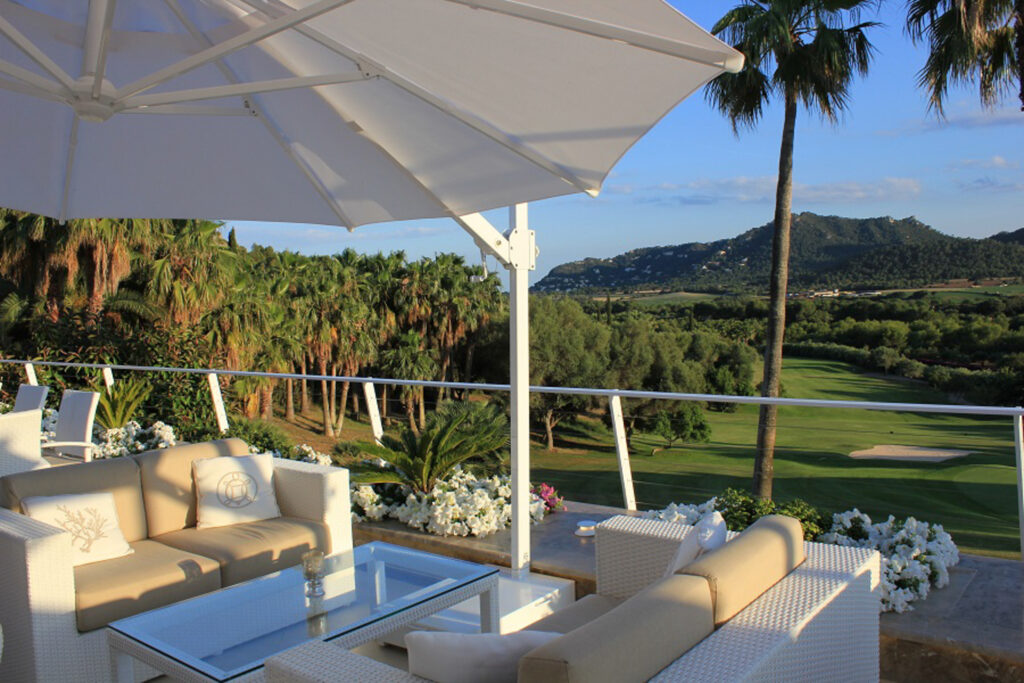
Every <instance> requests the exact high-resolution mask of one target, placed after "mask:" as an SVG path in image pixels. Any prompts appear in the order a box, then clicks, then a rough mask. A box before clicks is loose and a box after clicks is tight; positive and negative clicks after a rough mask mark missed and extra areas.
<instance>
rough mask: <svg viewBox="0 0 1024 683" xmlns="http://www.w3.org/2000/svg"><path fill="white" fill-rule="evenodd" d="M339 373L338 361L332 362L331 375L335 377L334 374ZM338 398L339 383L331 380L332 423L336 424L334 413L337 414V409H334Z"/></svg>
mask: <svg viewBox="0 0 1024 683" xmlns="http://www.w3.org/2000/svg"><path fill="white" fill-rule="evenodd" d="M337 374H338V365H337V363H331V376H332V377H333V376H335V375H337ZM337 399H338V383H337V382H331V424H334V423H335V422H336V420H335V419H334V415H335V410H334V409H335V406H336V405H337Z"/></svg>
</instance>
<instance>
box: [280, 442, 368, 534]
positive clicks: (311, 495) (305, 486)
mask: <svg viewBox="0 0 1024 683" xmlns="http://www.w3.org/2000/svg"><path fill="white" fill-rule="evenodd" d="M348 481H349V480H348V470H346V469H344V468H342V467H331V466H329V465H314V464H313V463H308V462H299V461H297V460H286V459H284V458H274V489H275V491H276V493H277V504H278V506H279V507H280V508H281V514H283V515H285V516H286V517H298V518H300V519H310V520H314V521H317V522H323V523H324V524H326V525H327V528H328V529H329V530H330V536H331V538H330V540H331V553H332V554H335V553H341V552H347V551H350V550H352V504H351V503H350V502H349V487H348Z"/></svg>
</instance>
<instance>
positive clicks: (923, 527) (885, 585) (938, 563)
mask: <svg viewBox="0 0 1024 683" xmlns="http://www.w3.org/2000/svg"><path fill="white" fill-rule="evenodd" d="M714 504H715V499H714V498H712V499H711V500H709V501H706V502H704V503H702V504H701V505H697V506H694V505H685V504H684V505H680V504H678V503H670V504H669V506H668V507H666V508H665V509H663V510H650V511H647V512H645V513H643V516H644V517H646V518H648V519H661V520H667V521H671V522H679V523H681V524H696V523H697V521H699V520H700V518H701V517H702V516H704V515H705V514H707V513H708V512H710V511H712V510H713V509H714ZM816 540H817V541H818V542H819V543H832V544H835V545H841V546H848V547H856V548H871V549H874V550H878V552H879V553H880V554H881V555H882V576H881V588H882V590H881V593H882V611H885V612H906V611H907V610H911V609H913V607H912V606H911V604H910V603H912V602H913V601H914V600H921V599H924V598H925V597H927V596H928V592H929V591H930V590H931V588H932V587H933V586H934V587H935V588H942V587H943V586H946V585H947V584H948V583H949V568H950V567H952V566H953V565H955V564H957V563H958V562H959V561H960V552H959V551H958V550H957V547H956V544H955V543H953V539H952V538H951V537H950V535H949V534H948V533H946V531H945V529H943V528H942V525H940V524H929V523H928V522H921V521H918V520H917V519H915V518H913V517H908V518H907V519H905V520H903V521H902V522H900V521H897V520H896V518H895V517H893V516H892V515H889V517H888V519H886V520H885V521H884V522H879V523H878V524H873V523H872V522H871V518H870V517H869V516H868V515H866V514H864V513H863V512H861V511H860V510H858V509H856V508H854V509H853V510H847V511H846V512H838V513H836V514H834V515H832V526H831V528H830V529H829V530H828V531H826V532H825V533H824V534H822V535H821V536H819V537H818V538H817V539H816Z"/></svg>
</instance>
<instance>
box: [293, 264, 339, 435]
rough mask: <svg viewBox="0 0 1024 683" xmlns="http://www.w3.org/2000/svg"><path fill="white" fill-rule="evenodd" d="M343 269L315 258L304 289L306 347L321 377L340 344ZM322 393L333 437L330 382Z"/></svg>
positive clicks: (327, 427) (323, 382) (328, 430)
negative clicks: (337, 324) (338, 323)
mask: <svg viewBox="0 0 1024 683" xmlns="http://www.w3.org/2000/svg"><path fill="white" fill-rule="evenodd" d="M339 270H340V264H339V263H338V261H337V260H335V259H333V258H331V257H326V256H317V257H314V258H313V259H311V262H310V267H309V270H308V271H307V272H306V275H305V277H304V282H303V285H302V290H301V291H302V293H303V298H304V300H305V305H306V307H305V315H306V317H307V320H306V322H305V323H304V324H305V326H306V329H307V330H308V334H309V336H308V337H307V339H306V345H307V346H308V348H309V353H310V357H311V358H312V359H313V360H314V362H315V363H316V364H317V369H318V370H319V373H320V374H321V375H326V374H327V368H328V365H329V364H331V361H332V358H333V353H334V350H335V348H336V346H337V341H338V329H337V327H335V325H334V321H335V318H336V309H337V306H338V301H339V297H338V292H339V278H338V271H339ZM332 384H333V382H332ZM320 390H321V394H322V396H321V404H322V405H321V408H322V413H323V421H324V435H325V436H329V437H331V438H333V437H334V420H333V417H334V415H333V413H332V410H331V404H330V388H329V387H328V385H327V380H321V381H320Z"/></svg>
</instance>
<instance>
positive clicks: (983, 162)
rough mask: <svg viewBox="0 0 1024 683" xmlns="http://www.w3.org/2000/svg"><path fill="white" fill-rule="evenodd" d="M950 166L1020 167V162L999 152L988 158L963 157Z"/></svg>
mask: <svg viewBox="0 0 1024 683" xmlns="http://www.w3.org/2000/svg"><path fill="white" fill-rule="evenodd" d="M949 166H950V168H993V169H1011V168H1020V164H1019V163H1017V162H1015V161H1009V160H1008V159H1006V157H1002V156H999V155H998V154H996V155H993V156H991V157H989V158H987V159H961V160H959V161H954V162H953V163H951V164H950V165H949Z"/></svg>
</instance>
